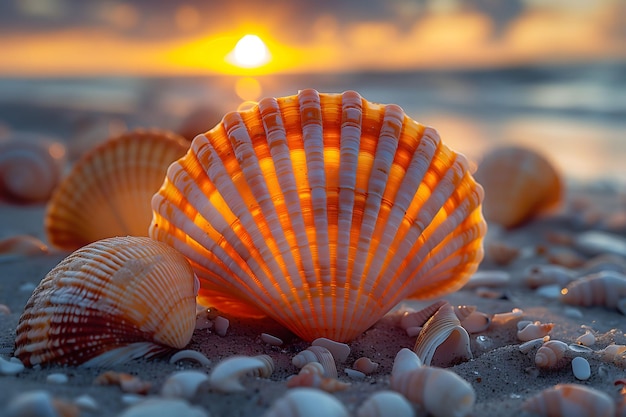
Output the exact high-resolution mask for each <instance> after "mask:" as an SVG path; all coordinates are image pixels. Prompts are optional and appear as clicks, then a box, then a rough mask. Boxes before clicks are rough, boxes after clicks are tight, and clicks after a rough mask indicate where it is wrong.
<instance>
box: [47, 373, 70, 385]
mask: <svg viewBox="0 0 626 417" xmlns="http://www.w3.org/2000/svg"><path fill="white" fill-rule="evenodd" d="M68 381H69V377H68V376H67V374H63V373H60V372H54V373H51V374H49V375H47V376H46V382H47V383H48V384H57V385H62V384H67V382H68Z"/></svg>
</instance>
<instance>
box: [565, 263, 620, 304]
mask: <svg viewBox="0 0 626 417" xmlns="http://www.w3.org/2000/svg"><path fill="white" fill-rule="evenodd" d="M625 298H626V275H624V274H621V273H619V272H615V271H602V272H599V273H597V274H592V275H587V276H585V277H583V278H579V279H577V280H576V281H573V282H572V283H570V284H569V285H568V286H567V287H565V288H564V289H563V290H562V291H561V301H562V302H563V303H565V304H570V305H578V306H584V307H591V306H604V307H607V308H618V306H619V305H620V302H623V301H622V300H623V299H625Z"/></svg>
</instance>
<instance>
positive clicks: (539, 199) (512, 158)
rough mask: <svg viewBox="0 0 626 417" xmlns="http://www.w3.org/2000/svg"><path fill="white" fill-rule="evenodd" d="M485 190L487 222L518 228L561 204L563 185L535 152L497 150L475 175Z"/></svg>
mask: <svg viewBox="0 0 626 417" xmlns="http://www.w3.org/2000/svg"><path fill="white" fill-rule="evenodd" d="M476 180H477V181H478V182H479V183H480V184H481V185H482V186H483V187H484V189H485V201H484V207H483V209H484V213H485V218H486V219H487V221H488V222H494V223H498V224H500V225H502V226H504V227H513V226H517V225H519V224H520V223H523V222H524V221H526V220H529V219H530V218H532V217H533V216H535V215H537V214H539V213H542V212H545V211H547V210H550V209H552V208H554V207H555V206H558V205H559V204H560V203H561V200H562V195H563V192H564V185H563V182H562V180H561V176H560V174H559V173H558V172H557V170H556V168H555V167H554V166H553V165H552V163H550V162H549V161H548V160H547V159H546V158H545V157H544V156H542V155H541V154H539V153H537V152H536V151H533V150H530V149H525V148H522V147H516V146H508V147H503V148H498V149H495V150H493V151H492V152H490V153H488V154H487V155H485V157H484V158H483V160H482V162H481V163H480V164H479V166H478V170H477V171H476Z"/></svg>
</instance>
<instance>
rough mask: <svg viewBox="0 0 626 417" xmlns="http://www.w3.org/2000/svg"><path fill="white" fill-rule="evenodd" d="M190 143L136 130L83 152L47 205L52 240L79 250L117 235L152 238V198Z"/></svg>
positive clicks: (47, 229)
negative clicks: (149, 236)
mask: <svg viewBox="0 0 626 417" xmlns="http://www.w3.org/2000/svg"><path fill="white" fill-rule="evenodd" d="M188 147H189V144H188V143H187V142H186V141H185V140H184V139H182V138H180V137H178V136H174V135H173V134H170V133H167V132H160V131H152V130H136V131H133V132H128V133H125V134H123V135H121V136H118V137H115V138H111V139H109V140H107V141H106V142H104V143H102V144H101V145H99V146H97V147H95V148H94V149H92V150H91V151H90V152H89V153H87V154H86V155H84V156H83V157H82V158H81V159H80V160H79V161H78V162H77V163H76V164H75V165H74V167H73V169H72V171H71V172H70V173H69V174H68V176H67V177H65V178H64V179H63V181H62V183H61V184H60V185H59V187H58V188H57V189H56V191H55V192H54V195H53V196H52V198H51V199H50V202H49V203H48V207H47V210H46V217H45V228H46V234H47V236H48V241H49V242H50V243H51V244H52V245H54V246H57V247H59V248H62V249H68V250H75V249H78V248H79V247H81V246H84V245H87V244H89V243H91V242H95V241H96V240H100V239H104V238H107V237H112V236H127V235H131V236H147V235H148V226H149V225H150V220H151V219H152V210H151V208H150V201H151V199H152V195H153V194H154V193H155V192H156V191H157V190H158V189H159V186H160V185H161V183H162V182H163V178H164V177H165V173H166V171H167V167H168V166H169V164H170V163H172V162H173V161H174V160H176V159H177V158H179V157H180V156H182V155H183V154H184V153H185V151H186V150H187V148H188Z"/></svg>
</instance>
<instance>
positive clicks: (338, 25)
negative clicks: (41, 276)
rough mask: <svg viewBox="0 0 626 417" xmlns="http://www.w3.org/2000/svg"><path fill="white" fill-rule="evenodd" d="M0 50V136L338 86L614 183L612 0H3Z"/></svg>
mask: <svg viewBox="0 0 626 417" xmlns="http://www.w3.org/2000/svg"><path fill="white" fill-rule="evenodd" d="M0 51H1V58H0V135H1V134H4V135H8V134H10V133H11V132H14V131H31V132H37V133H44V134H46V135H49V136H51V137H53V138H55V139H61V140H64V141H66V142H68V143H70V144H71V145H72V147H71V149H72V151H73V152H75V153H76V154H79V153H80V152H81V151H82V150H84V149H86V148H88V147H90V146H91V145H92V144H93V142H96V141H99V140H103V139H105V138H106V137H107V136H109V135H111V134H116V133H119V132H121V131H123V130H125V129H129V128H134V127H161V128H167V129H172V130H175V131H179V132H181V133H184V134H187V135H190V136H191V137H193V135H195V134H197V133H200V132H202V131H205V130H208V129H210V128H211V127H213V126H214V125H215V124H216V123H217V122H218V121H219V120H220V118H221V116H222V115H223V113H224V112H226V111H229V110H235V109H237V108H238V107H239V106H241V105H242V103H245V102H246V101H256V100H259V99H260V98H261V97H265V96H282V95H291V94H295V93H296V92H297V91H298V90H299V89H303V88H309V87H310V88H316V89H318V90H319V91H322V92H341V91H345V90H348V89H354V90H357V91H358V92H360V93H361V94H362V95H363V96H364V97H365V98H366V99H368V100H370V101H376V102H382V103H396V104H399V105H401V106H402V107H403V108H404V109H405V111H406V112H407V113H408V114H409V115H410V116H411V117H413V118H415V119H416V120H418V121H419V122H421V123H423V124H428V125H432V126H434V127H436V128H437V129H438V130H439V131H440V133H441V135H442V138H443V140H444V141H445V142H446V143H447V144H448V145H449V146H451V147H452V148H454V149H456V150H459V151H461V152H463V153H465V154H466V155H468V156H469V157H470V158H471V159H474V160H478V159H479V158H480V156H481V155H482V154H483V153H484V152H485V151H486V150H487V149H490V148H492V147H494V146H496V145H500V144H506V143H519V144H524V145H527V146H530V147H533V148H535V149H538V150H541V151H545V153H547V154H548V155H549V157H550V158H551V159H552V160H553V161H554V162H555V163H556V164H557V165H558V166H559V167H560V168H561V169H562V170H563V171H564V172H565V173H566V174H567V176H568V177H569V178H570V179H572V180H582V181H588V180H606V179H609V180H611V181H615V180H617V181H623V182H626V0H593V1H592V0H552V1H550V0H507V1H504V0H501V1H498V0H464V1H461V0H387V1H383V0H379V1H375V0H345V1H330V0H318V1H314V2H313V1H305V0H276V1H272V0H266V1H252V0H243V1H241V0H240V1H227V0H206V1H200V0H197V1H194V0H170V1H167V2H155V1H150V0H136V1H95V0H94V1H81V0H3V1H2V2H0ZM243 105H244V106H245V104H243ZM3 132H4V133H3Z"/></svg>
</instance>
